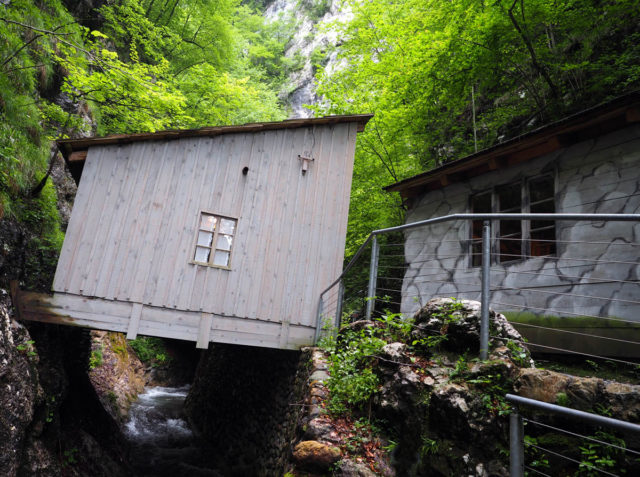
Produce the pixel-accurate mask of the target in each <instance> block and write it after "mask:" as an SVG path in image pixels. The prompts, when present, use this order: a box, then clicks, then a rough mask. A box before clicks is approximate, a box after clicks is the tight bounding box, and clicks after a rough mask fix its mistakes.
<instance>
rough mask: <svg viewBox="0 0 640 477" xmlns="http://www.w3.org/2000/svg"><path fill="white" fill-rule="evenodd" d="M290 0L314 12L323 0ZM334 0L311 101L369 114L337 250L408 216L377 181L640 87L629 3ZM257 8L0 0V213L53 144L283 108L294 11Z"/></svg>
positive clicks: (36, 172) (194, 0)
mask: <svg viewBox="0 0 640 477" xmlns="http://www.w3.org/2000/svg"><path fill="white" fill-rule="evenodd" d="M291 1H293V2H297V3H296V4H295V5H296V7H295V9H294V12H296V11H297V12H298V13H299V12H300V11H302V10H304V9H305V8H306V9H307V10H309V9H311V10H312V11H314V12H316V11H318V12H320V13H319V14H316V17H319V16H321V15H324V13H325V12H327V11H328V10H329V7H331V5H330V4H329V3H327V2H326V1H324V0H323V3H322V5H321V6H322V8H321V9H320V8H319V7H318V8H317V9H314V8H313V6H314V5H316V3H317V2H313V1H311V0H305V1H304V2H302V1H298V0H291ZM334 3H335V5H333V6H332V7H331V8H333V9H335V8H341V9H342V11H350V12H351V13H350V14H349V15H342V16H339V18H343V21H338V22H335V23H334V24H332V25H329V26H328V28H330V29H333V30H336V31H337V33H338V38H339V41H338V45H337V46H336V47H334V48H335V52H333V53H335V54H334V56H335V55H337V59H338V63H337V64H336V62H333V63H332V65H331V66H330V67H327V68H326V69H324V70H323V68H322V62H316V61H315V60H314V68H316V70H317V72H316V80H317V87H318V93H319V95H320V97H321V100H320V102H319V103H318V104H317V105H311V106H310V107H311V109H313V110H314V112H315V114H316V115H325V114H355V113H375V118H374V119H373V120H372V121H371V122H370V123H369V125H368V126H367V129H366V131H365V132H364V133H363V134H361V135H360V136H359V139H358V148H357V153H356V166H355V171H354V180H353V187H352V200H351V211H350V220H349V232H348V240H347V255H350V254H351V253H353V251H354V250H355V248H357V246H358V245H359V244H360V243H361V242H362V240H363V239H364V237H365V236H366V235H367V234H368V233H369V232H370V231H371V230H372V229H375V228H380V227H384V226H388V225H394V224H397V223H400V222H401V221H402V220H403V208H402V204H400V203H399V200H398V198H397V197H395V196H393V195H390V194H387V193H385V192H383V191H382V186H384V185H387V184H389V183H392V182H395V181H398V180H401V179H403V178H406V177H408V176H410V175H413V174H415V173H418V172H421V171H423V170H426V169H429V168H433V167H437V166H439V165H441V164H444V163H446V162H447V161H451V160H454V159H457V158H460V157H463V156H464V155H466V154H469V153H471V152H473V151H474V149H475V148H478V149H482V148H485V147H488V146H491V145H493V144H496V143H498V142H501V141H503V140H505V139H508V138H510V137H513V136H515V135H518V134H521V133H523V132H525V131H527V130H529V129H532V128H536V127H539V126H541V125H543V124H545V123H548V122H550V121H553V120H555V119H558V118H560V117H562V116H564V115H567V114H569V113H572V112H575V111H578V110H582V109H585V108H587V107H589V106H591V105H593V104H596V103H599V102H602V101H605V100H607V99H610V98H612V97H615V96H618V95H620V94H622V93H624V92H627V91H630V90H635V89H638V88H639V86H640V0H617V1H614V0H565V1H550V0H491V1H487V0H449V1H442V0H402V1H401V0H366V1H363V0H345V2H344V3H338V2H337V1H336V2H334ZM311 4H313V5H311ZM88 5H92V6H93V7H94V8H91V7H89V6H88ZM309 5H311V7H309ZM303 7H304V8H303ZM265 8H266V4H265V2H262V1H258V0H254V1H239V0H189V1H187V0H97V1H93V2H73V1H71V0H66V1H63V0H37V1H33V0H10V1H5V2H2V4H1V5H0V161H2V163H1V167H0V216H2V215H8V216H15V217H17V218H19V219H20V218H22V219H24V218H25V217H26V215H25V212H24V211H25V210H27V209H28V208H29V207H30V206H27V205H25V201H28V200H31V199H32V198H30V193H31V192H32V191H33V189H34V187H35V186H36V184H38V182H39V181H40V179H41V178H42V177H43V176H44V175H45V173H46V171H47V167H48V163H49V160H50V154H51V144H52V140H54V139H56V138H59V137H66V136H77V135H87V134H101V135H102V134H109V133H127V132H144V131H155V130H160V129H167V128H194V127H202V126H211V125H218V124H234V123H235V124H237V123H245V122H251V121H272V120H280V119H284V118H285V117H286V115H287V113H286V105H285V104H283V102H282V99H281V98H282V95H281V94H280V93H282V92H283V91H286V90H287V87H288V86H287V82H288V77H289V74H290V73H291V72H292V71H293V69H295V68H296V67H299V65H298V66H295V65H293V63H295V62H296V61H294V60H293V59H292V58H294V57H292V56H291V55H288V56H285V51H286V48H287V45H288V43H289V42H290V40H291V38H292V35H293V33H294V31H295V29H296V28H297V27H298V24H297V23H296V22H299V21H300V19H299V18H298V19H297V20H296V18H295V15H294V16H289V17H282V18H280V19H277V20H271V21H266V20H265V18H264V16H263V13H264V10H265ZM317 20H318V18H315V20H314V21H317ZM314 34H316V35H322V34H323V31H321V30H320V31H317V32H314ZM323 53H326V55H327V57H328V55H331V54H332V52H331V51H324V50H323ZM312 56H313V55H312ZM316 60H317V58H316ZM316 63H318V64H316ZM325 63H326V62H325ZM474 113H475V124H474V121H473V117H474ZM474 132H475V137H476V138H477V141H474ZM54 196H55V194H54V191H53V190H52V189H51V187H50V186H47V187H45V188H44V189H43V191H42V192H41V197H39V198H38V200H40V201H42V200H44V203H47V204H49V205H48V206H46V207H45V205H43V204H44V203H41V204H40V205H37V206H35V205H33V204H32V206H34V207H40V208H42V209H43V210H45V209H46V210H48V211H49V212H47V213H46V214H44V215H46V216H47V217H49V219H50V220H48V221H44V222H45V223H50V224H51V225H50V226H47V227H45V229H46V230H48V231H49V232H47V233H45V235H47V234H49V235H47V236H48V237H49V239H47V240H48V242H47V243H48V244H50V245H51V246H54V244H56V243H59V242H60V233H59V231H57V232H56V227H55V225H54V224H55V223H56V220H57V219H56V218H55V207H52V206H51V205H52V201H53V200H54V199H55V197H54ZM22 219H21V220H22ZM25 220H26V219H25ZM43 233H44V232H43ZM47 246H48V245H47Z"/></svg>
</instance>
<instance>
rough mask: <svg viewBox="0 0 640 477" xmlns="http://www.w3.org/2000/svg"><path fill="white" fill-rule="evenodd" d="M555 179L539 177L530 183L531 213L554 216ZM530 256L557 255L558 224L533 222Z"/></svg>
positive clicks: (545, 221) (530, 234)
mask: <svg viewBox="0 0 640 477" xmlns="http://www.w3.org/2000/svg"><path fill="white" fill-rule="evenodd" d="M553 190H554V187H553V177H552V176H543V177H537V178H535V179H532V180H530V181H529V211H530V212H531V213H536V214H553V213H555V211H556V202H555V200H554V194H553ZM529 236H530V240H529V246H530V250H529V255H533V256H534V257H539V256H543V255H553V254H555V253H556V223H555V222H553V221H550V220H532V221H531V231H530V232H529Z"/></svg>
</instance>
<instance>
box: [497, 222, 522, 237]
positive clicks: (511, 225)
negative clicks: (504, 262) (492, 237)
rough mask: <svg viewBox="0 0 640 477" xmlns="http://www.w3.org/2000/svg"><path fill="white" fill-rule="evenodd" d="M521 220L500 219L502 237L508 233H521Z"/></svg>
mask: <svg viewBox="0 0 640 477" xmlns="http://www.w3.org/2000/svg"><path fill="white" fill-rule="evenodd" d="M520 225H521V222H520V221H519V220H501V221H500V237H504V236H506V235H518V236H519V235H520V231H521V226H520Z"/></svg>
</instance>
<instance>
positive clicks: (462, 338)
mask: <svg viewBox="0 0 640 477" xmlns="http://www.w3.org/2000/svg"><path fill="white" fill-rule="evenodd" d="M480 315H481V303H480V302H479V301H474V300H456V299H453V298H434V299H432V300H429V301H428V302H427V304H426V305H425V306H423V307H422V308H421V309H420V310H419V311H418V312H417V313H416V314H415V315H414V317H413V318H414V322H415V328H414V330H413V332H412V333H411V334H412V338H413V339H414V340H415V341H423V342H428V341H429V340H433V339H434V337H438V336H442V337H443V340H442V347H443V348H444V349H447V350H449V351H454V352H458V353H464V352H466V351H471V352H478V350H479V348H480ZM489 326H490V335H491V343H490V344H491V345H492V346H493V347H494V348H501V349H502V356H501V357H506V356H509V357H510V358H511V359H513V360H514V361H516V362H519V363H521V364H525V365H527V366H531V365H532V364H533V362H532V361H531V358H530V355H529V352H528V350H527V348H526V346H525V345H524V340H523V339H522V336H521V335H520V333H518V332H517V331H516V329H515V328H514V327H513V326H511V324H510V323H509V322H508V321H507V319H506V317H505V316H504V315H502V314H500V313H496V312H495V311H493V310H489ZM509 343H513V344H509ZM502 347H506V349H504V348H502ZM514 350H515V351H514ZM514 352H516V353H517V356H514ZM523 354H524V356H523Z"/></svg>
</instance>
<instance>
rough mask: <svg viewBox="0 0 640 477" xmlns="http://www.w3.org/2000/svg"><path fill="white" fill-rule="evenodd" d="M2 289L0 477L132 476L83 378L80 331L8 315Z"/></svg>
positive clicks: (114, 430)
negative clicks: (30, 322) (29, 322)
mask: <svg viewBox="0 0 640 477" xmlns="http://www.w3.org/2000/svg"><path fill="white" fill-rule="evenodd" d="M10 310H11V303H10V300H9V298H8V296H7V293H6V292H5V291H4V290H0V410H1V411H0V412H1V414H0V416H1V418H0V469H2V475H6V476H15V475H29V476H32V475H33V476H36V475H37V476H52V477H53V476H59V475H69V476H81V475H94V476H105V477H106V476H126V475H131V474H130V469H129V468H128V466H127V464H126V461H125V455H126V449H124V448H123V446H122V441H121V434H120V432H119V429H118V427H117V425H116V424H115V422H114V421H113V420H112V419H111V418H110V416H109V415H108V414H107V413H106V412H105V411H104V409H103V407H102V406H101V404H100V401H99V400H98V397H97V395H96V393H95V392H94V390H93V387H92V386H91V384H90V383H89V379H88V377H87V373H86V363H87V358H88V357H87V352H86V350H88V349H89V335H88V332H86V331H84V330H79V329H75V328H68V327H50V326H49V327H47V326H43V325H39V324H36V325H34V326H30V330H27V328H25V327H24V326H23V325H22V324H20V323H18V322H17V321H15V320H14V319H13V317H12V315H11V311H10Z"/></svg>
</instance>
